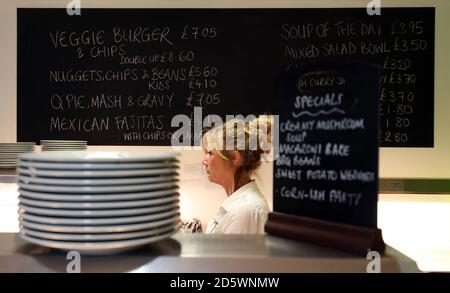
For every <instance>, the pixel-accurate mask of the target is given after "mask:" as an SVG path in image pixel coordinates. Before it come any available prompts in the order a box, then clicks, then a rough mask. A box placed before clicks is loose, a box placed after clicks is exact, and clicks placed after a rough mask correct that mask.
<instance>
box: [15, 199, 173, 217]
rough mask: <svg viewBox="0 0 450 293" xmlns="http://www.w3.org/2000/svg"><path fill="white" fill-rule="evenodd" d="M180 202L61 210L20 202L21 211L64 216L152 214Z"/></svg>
mask: <svg viewBox="0 0 450 293" xmlns="http://www.w3.org/2000/svg"><path fill="white" fill-rule="evenodd" d="M179 204H180V202H179V201H178V200H176V201H173V202H170V203H168V204H164V205H158V206H152V207H143V208H131V209H114V210H61V209H46V208H36V207H31V206H27V205H24V204H20V205H19V208H20V209H21V210H19V212H21V213H22V212H25V213H28V214H29V213H31V214H35V215H45V216H54V217H55V216H56V217H58V216H62V217H78V218H83V217H84V218H86V217H122V216H135V215H143V214H150V213H155V212H161V211H166V210H170V209H174V208H176V207H179Z"/></svg>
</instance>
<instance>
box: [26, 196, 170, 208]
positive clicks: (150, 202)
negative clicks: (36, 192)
mask: <svg viewBox="0 0 450 293" xmlns="http://www.w3.org/2000/svg"><path fill="white" fill-rule="evenodd" d="M178 198H179V194H178V193H175V194H172V195H170V196H165V197H161V198H153V199H146V200H128V201H113V202H63V201H44V200H34V199H28V198H25V197H22V196H19V203H22V204H25V205H28V206H33V207H42V208H50V209H80V210H85V209H86V210H89V209H124V208H132V207H147V206H155V205H162V204H165V203H169V202H173V201H175V200H177V199H178Z"/></svg>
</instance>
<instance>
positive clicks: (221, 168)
mask: <svg viewBox="0 0 450 293" xmlns="http://www.w3.org/2000/svg"><path fill="white" fill-rule="evenodd" d="M202 164H203V165H204V166H205V169H206V173H208V179H209V181H211V182H213V183H217V184H220V185H222V186H224V185H226V184H228V183H229V182H230V180H233V178H234V176H233V169H232V167H231V164H230V162H229V161H227V160H225V159H224V158H222V157H221V156H220V155H219V154H217V153H216V152H213V151H205V158H204V159H203V161H202Z"/></svg>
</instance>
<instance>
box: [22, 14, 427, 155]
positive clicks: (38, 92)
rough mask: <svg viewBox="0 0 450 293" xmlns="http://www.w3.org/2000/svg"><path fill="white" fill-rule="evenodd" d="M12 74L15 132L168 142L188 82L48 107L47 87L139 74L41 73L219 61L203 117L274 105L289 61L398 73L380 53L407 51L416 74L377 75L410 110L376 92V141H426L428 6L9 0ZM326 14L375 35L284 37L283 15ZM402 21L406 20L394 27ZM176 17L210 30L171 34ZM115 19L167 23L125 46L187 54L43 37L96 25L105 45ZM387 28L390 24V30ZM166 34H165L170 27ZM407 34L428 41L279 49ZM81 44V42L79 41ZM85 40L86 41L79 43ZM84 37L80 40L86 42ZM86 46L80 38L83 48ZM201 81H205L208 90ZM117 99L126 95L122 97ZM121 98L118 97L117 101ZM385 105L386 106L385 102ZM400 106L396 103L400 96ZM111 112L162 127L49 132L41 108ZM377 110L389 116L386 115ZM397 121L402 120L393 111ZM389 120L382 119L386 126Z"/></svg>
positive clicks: (86, 85)
mask: <svg viewBox="0 0 450 293" xmlns="http://www.w3.org/2000/svg"><path fill="white" fill-rule="evenodd" d="M17 16H18V17H17V21H18V26H17V28H18V34H17V36H18V54H17V58H18V60H17V61H18V70H17V71H18V84H17V93H18V96H17V140H18V141H36V142H39V140H40V139H85V140H87V141H88V143H89V144H90V145H121V144H128V145H170V133H173V132H174V131H175V130H177V128H172V127H171V126H170V122H171V119H172V117H173V116H174V115H176V114H180V113H184V114H186V115H188V116H189V115H191V113H192V111H193V107H192V106H186V98H187V96H189V94H190V91H191V90H190V89H188V87H187V82H186V81H183V82H178V83H176V82H171V83H170V85H171V86H170V87H171V89H170V90H169V91H170V92H174V95H175V96H174V99H173V102H172V107H171V108H164V107H162V108H151V109H149V108H138V107H131V108H128V107H125V108H122V109H109V110H93V109H91V110H88V111H86V110H84V111H80V110H65V111H54V110H52V109H50V103H49V101H50V97H51V96H52V95H53V94H54V93H58V94H60V95H65V94H67V93H74V94H82V95H86V96H87V97H90V96H95V95H97V94H99V93H105V94H108V93H109V94H122V96H123V99H124V100H125V99H126V96H128V95H134V96H138V95H146V94H147V93H149V90H148V89H147V82H146V81H144V80H138V81H114V82H70V83H68V82H67V83H59V84H55V83H49V71H50V70H55V69H57V70H68V69H72V70H86V69H87V70H89V69H97V70H105V71H106V70H121V69H124V68H135V69H138V70H139V71H142V70H143V69H149V70H151V68H152V67H159V68H161V69H162V68H165V69H167V68H168V69H176V68H181V67H183V66H190V65H197V66H202V67H204V66H215V67H217V68H218V72H219V73H218V75H217V77H216V82H217V86H216V87H215V88H214V89H213V90H211V92H213V93H217V94H218V95H219V96H220V103H218V104H216V105H206V106H203V108H202V110H203V117H205V116H206V115H207V114H209V113H214V114H219V115H221V116H224V115H226V114H229V115H232V114H244V115H246V114H250V113H254V114H258V113H263V112H274V103H275V97H276V95H275V80H276V79H277V78H278V77H279V76H280V74H281V73H283V72H284V71H286V69H287V68H288V67H289V66H291V67H292V65H293V64H302V63H304V62H314V61H318V60H322V59H339V60H359V61H363V62H367V63H372V64H377V65H379V66H380V68H381V69H382V72H381V74H382V75H383V74H385V75H390V74H391V73H394V74H397V73H398V74H403V73H404V72H403V71H401V70H397V69H392V68H391V69H386V68H385V69H383V66H384V63H385V58H386V57H390V58H394V59H404V58H407V59H409V60H410V61H411V62H412V66H411V67H410V68H409V70H408V71H407V73H408V74H415V82H414V83H409V84H408V83H407V82H406V81H405V80H401V81H400V82H399V83H395V84H389V85H385V90H386V91H387V92H389V91H392V92H398V91H405V92H413V93H414V101H412V102H411V103H409V105H410V106H411V108H410V109H412V113H410V114H404V113H402V111H401V109H400V112H399V111H398V107H399V105H398V104H399V103H400V102H398V100H397V101H395V102H393V101H386V100H389V99H387V98H385V99H384V100H382V101H381V107H382V108H383V109H384V110H383V114H381V116H380V133H379V143H380V146H385V147H433V145H434V136H433V129H434V121H433V120H434V27H435V25H434V23H435V22H434V19H435V11H434V8H384V9H382V15H381V16H368V15H367V13H366V8H345V9H82V14H81V16H68V15H67V14H66V10H65V9H35V8H18V9H17ZM325 21H330V26H331V27H333V23H336V22H339V21H349V22H353V23H356V24H357V27H358V26H359V24H360V23H361V22H364V23H367V24H369V23H372V24H375V25H381V27H382V34H381V35H380V36H361V35H353V36H350V37H338V36H337V35H336V34H335V33H332V34H331V35H329V36H328V37H326V38H319V37H317V36H313V37H311V38H309V39H295V40H284V39H282V38H281V37H280V34H282V33H283V32H282V29H281V26H282V24H293V25H301V24H308V23H309V24H313V25H314V26H316V25H317V24H319V23H323V22H325ZM411 21H413V22H414V21H420V22H421V27H422V30H421V31H420V34H417V33H418V30H417V28H415V27H413V28H408V27H409V25H408V24H409V23H410V22H411ZM394 23H395V24H397V26H398V24H399V23H404V24H406V27H403V28H401V27H393V24H394ZM185 25H190V26H199V27H214V28H216V30H217V37H215V38H214V39H210V40H208V39H202V40H195V41H193V40H188V41H186V40H184V41H183V40H180V39H175V36H177V37H178V36H179V35H180V34H181V32H182V31H183V28H184V26H185ZM115 26H120V27H121V28H133V27H137V26H142V27H150V28H154V27H164V26H168V27H170V31H171V36H174V38H173V40H174V45H173V46H170V45H168V44H161V43H158V42H151V43H150V44H137V43H134V44H133V43H127V44H126V53H127V55H130V56H132V55H135V54H138V55H152V54H156V53H158V52H161V51H174V52H179V51H182V50H192V51H194V52H195V59H194V61H193V62H191V63H188V64H187V65H185V64H182V63H180V62H174V63H165V64H160V63H155V64H147V65H142V64H140V65H120V64H118V62H117V59H111V58H97V59H92V58H84V59H81V60H80V59H77V58H76V49H77V48H74V47H67V48H58V49H55V48H54V47H53V45H52V43H51V39H50V32H52V33H54V32H55V31H57V30H58V31H63V30H66V31H76V32H79V33H81V32H82V31H83V30H100V29H103V30H105V38H106V41H107V44H108V45H111V44H113V43H112V40H111V37H110V35H111V34H110V32H111V30H112V28H113V27H115ZM393 31H394V32H395V33H392V32H393ZM172 34H173V35H172ZM397 37H398V38H399V39H400V41H402V40H404V41H406V42H407V43H408V44H410V43H411V41H412V40H416V39H421V40H425V41H426V42H427V48H426V49H425V50H422V51H412V50H408V52H401V51H396V52H390V53H384V54H382V55H364V56H362V55H358V54H357V55H352V56H349V55H340V56H335V57H327V58H324V57H323V56H322V57H317V58H300V59H293V58H289V57H288V56H286V55H285V49H286V46H290V47H292V48H304V47H306V46H309V45H315V46H317V47H319V48H321V47H322V46H323V45H324V44H325V43H330V42H331V43H339V44H343V43H348V42H349V41H352V42H355V43H358V42H360V41H365V42H374V43H380V42H387V44H388V46H389V47H390V48H393V47H394V44H395V40H396V38H397ZM82 47H83V46H82ZM85 47H86V46H85ZM87 47H89V46H87ZM84 49H86V48H84ZM208 91H209V90H208ZM125 102H126V101H125ZM125 102H124V103H125ZM388 106H389V108H390V110H389V111H390V113H389V114H388V113H387V108H388ZM401 107H403V106H401ZM116 115H153V116H154V117H157V116H163V118H162V120H163V127H162V128H163V129H159V130H160V131H164V133H165V137H164V138H160V139H154V140H140V141H125V140H124V139H123V133H122V131H117V130H115V129H111V130H109V131H104V132H95V131H93V132H78V131H76V132H73V131H66V132H50V131H49V124H50V117H54V116H59V117H67V118H76V117H79V118H83V119H92V117H97V118H101V117H106V116H110V117H114V116H116ZM397 118H399V119H403V118H407V119H408V126H407V127H404V126H402V125H400V126H401V127H396V122H397V121H396V120H397ZM386 119H388V120H389V121H388V122H386ZM401 121H403V120H401ZM387 125H389V126H387Z"/></svg>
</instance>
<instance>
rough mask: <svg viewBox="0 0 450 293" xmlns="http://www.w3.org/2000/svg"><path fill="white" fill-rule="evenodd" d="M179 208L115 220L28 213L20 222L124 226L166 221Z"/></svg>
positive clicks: (175, 213) (116, 218)
mask: <svg viewBox="0 0 450 293" xmlns="http://www.w3.org/2000/svg"><path fill="white" fill-rule="evenodd" d="M179 212H180V211H179V208H178V206H177V208H175V209H172V210H169V211H167V210H166V211H165V212H158V213H153V214H148V215H141V216H133V217H114V218H90V219H80V218H57V217H44V216H36V215H30V214H27V213H24V214H21V215H20V217H19V221H21V220H26V221H29V222H34V223H39V224H48V225H74V226H81V227H83V226H99V225H123V224H132V223H148V222H153V221H156V220H160V219H166V218H169V217H173V216H175V215H177V214H179Z"/></svg>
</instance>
